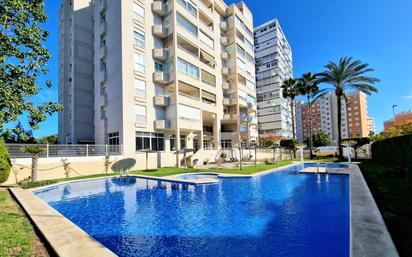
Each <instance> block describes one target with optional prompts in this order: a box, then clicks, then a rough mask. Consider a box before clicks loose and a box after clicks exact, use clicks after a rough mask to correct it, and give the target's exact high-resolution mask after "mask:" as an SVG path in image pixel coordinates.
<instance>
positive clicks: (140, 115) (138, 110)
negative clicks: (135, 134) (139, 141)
mask: <svg viewBox="0 0 412 257" xmlns="http://www.w3.org/2000/svg"><path fill="white" fill-rule="evenodd" d="M134 113H135V115H136V120H135V122H136V123H137V124H141V125H145V124H146V106H141V105H135V106H134Z"/></svg>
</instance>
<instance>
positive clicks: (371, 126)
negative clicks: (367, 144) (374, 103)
mask: <svg viewBox="0 0 412 257" xmlns="http://www.w3.org/2000/svg"><path fill="white" fill-rule="evenodd" d="M375 130H376V125H375V119H374V118H372V117H368V131H369V134H375Z"/></svg>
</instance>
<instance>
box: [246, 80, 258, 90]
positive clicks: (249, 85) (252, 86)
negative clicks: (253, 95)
mask: <svg viewBox="0 0 412 257" xmlns="http://www.w3.org/2000/svg"><path fill="white" fill-rule="evenodd" d="M246 87H248V88H250V89H255V88H256V86H255V84H253V83H252V82H250V81H249V80H246Z"/></svg>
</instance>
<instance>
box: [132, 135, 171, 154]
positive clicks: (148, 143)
mask: <svg viewBox="0 0 412 257" xmlns="http://www.w3.org/2000/svg"><path fill="white" fill-rule="evenodd" d="M145 149H149V150H152V151H164V149H165V139H164V134H161V133H149V132H139V131H136V151H139V150H145Z"/></svg>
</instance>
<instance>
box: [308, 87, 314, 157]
mask: <svg viewBox="0 0 412 257" xmlns="http://www.w3.org/2000/svg"><path fill="white" fill-rule="evenodd" d="M308 107H309V151H310V158H311V159H313V152H312V147H313V136H312V103H311V102H310V95H308Z"/></svg>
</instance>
